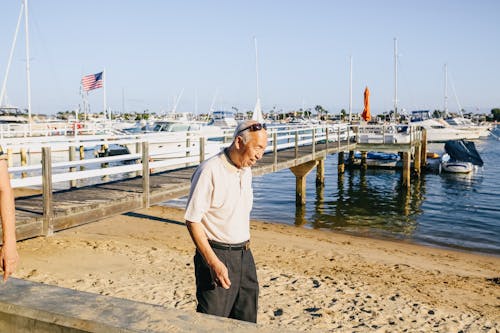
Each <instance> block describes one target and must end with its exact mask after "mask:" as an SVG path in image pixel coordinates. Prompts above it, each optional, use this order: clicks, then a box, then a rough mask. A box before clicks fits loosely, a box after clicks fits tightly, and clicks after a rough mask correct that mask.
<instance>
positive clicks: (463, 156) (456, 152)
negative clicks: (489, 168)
mask: <svg viewBox="0 0 500 333" xmlns="http://www.w3.org/2000/svg"><path fill="white" fill-rule="evenodd" d="M444 150H445V151H446V153H447V154H448V155H450V160H451V161H461V162H471V163H472V164H474V165H478V166H483V164H484V163H483V160H482V158H481V156H479V153H478V152H477V150H476V145H475V144H474V142H472V141H465V140H450V141H446V143H445V144H444Z"/></svg>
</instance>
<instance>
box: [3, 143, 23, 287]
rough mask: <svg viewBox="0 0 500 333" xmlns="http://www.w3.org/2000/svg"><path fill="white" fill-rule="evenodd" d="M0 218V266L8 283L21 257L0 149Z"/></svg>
mask: <svg viewBox="0 0 500 333" xmlns="http://www.w3.org/2000/svg"><path fill="white" fill-rule="evenodd" d="M0 218H1V219H2V234H3V239H2V249H1V250H0V265H1V267H2V269H3V281H4V282H5V281H7V279H8V278H9V276H10V275H11V274H12V273H14V271H15V270H16V266H17V261H18V260H19V256H18V254H17V249H16V215H15V208H14V194H13V192H12V188H11V187H10V178H9V173H8V172H7V162H6V156H5V155H4V154H3V151H2V147H0Z"/></svg>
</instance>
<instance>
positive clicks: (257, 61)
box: [253, 37, 260, 102]
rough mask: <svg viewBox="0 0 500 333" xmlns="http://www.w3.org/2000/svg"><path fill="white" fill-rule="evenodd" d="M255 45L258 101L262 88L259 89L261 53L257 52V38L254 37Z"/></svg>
mask: <svg viewBox="0 0 500 333" xmlns="http://www.w3.org/2000/svg"><path fill="white" fill-rule="evenodd" d="M253 41H254V45H255V74H256V78H257V101H258V102H259V101H260V93H259V92H260V90H259V54H258V52H257V38H256V37H254V38H253Z"/></svg>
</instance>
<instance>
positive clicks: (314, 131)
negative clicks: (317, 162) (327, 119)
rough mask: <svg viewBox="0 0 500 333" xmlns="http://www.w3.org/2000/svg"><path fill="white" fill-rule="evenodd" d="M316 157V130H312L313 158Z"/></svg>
mask: <svg viewBox="0 0 500 333" xmlns="http://www.w3.org/2000/svg"><path fill="white" fill-rule="evenodd" d="M315 156H316V129H315V128H313V129H312V157H313V159H314V157H315Z"/></svg>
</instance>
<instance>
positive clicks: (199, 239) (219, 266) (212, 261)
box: [186, 221, 231, 289]
mask: <svg viewBox="0 0 500 333" xmlns="http://www.w3.org/2000/svg"><path fill="white" fill-rule="evenodd" d="M186 226H187V228H188V230H189V234H190V235H191V238H192V239H193V243H194V244H195V245H196V248H197V249H198V251H199V252H200V254H201V255H202V257H203V259H205V262H206V263H207V265H208V266H209V267H210V268H211V269H212V272H213V273H214V278H215V283H217V284H219V285H220V286H221V287H222V288H224V289H229V287H230V286H231V281H230V280H229V274H228V271H227V267H226V265H224V263H223V262H222V261H220V260H219V258H218V257H217V255H216V254H215V252H214V250H213V249H212V247H211V246H210V244H209V243H208V239H207V235H206V234H205V231H204V230H203V226H202V225H201V223H195V222H190V221H186Z"/></svg>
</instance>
